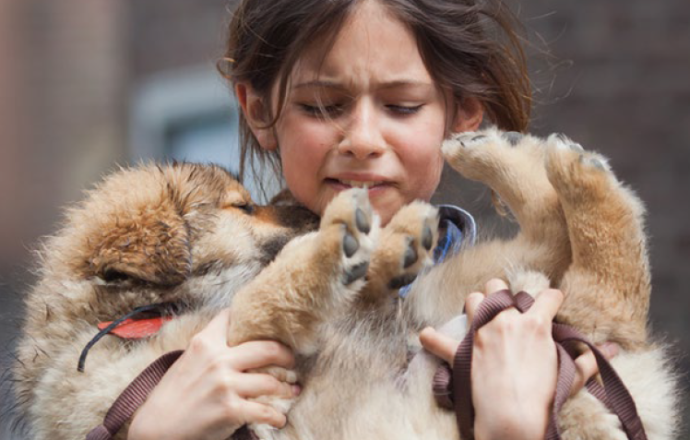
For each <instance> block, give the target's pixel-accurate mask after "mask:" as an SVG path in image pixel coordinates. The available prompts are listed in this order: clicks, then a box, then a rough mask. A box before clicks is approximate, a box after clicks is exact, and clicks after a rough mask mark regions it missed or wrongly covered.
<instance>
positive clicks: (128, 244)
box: [41, 163, 316, 318]
mask: <svg viewBox="0 0 690 440" xmlns="http://www.w3.org/2000/svg"><path fill="white" fill-rule="evenodd" d="M315 224H316V219H315V217H314V216H313V214H311V213H309V212H308V211H307V210H305V209H301V208H297V207H277V206H276V207H274V206H268V207H262V206H257V205H256V204H255V203H254V202H253V201H252V200H251V198H250V196H249V193H248V192H247V191H246V190H245V189H244V187H242V186H241V185H240V184H239V183H238V182H237V180H236V179H235V178H234V177H233V176H232V175H231V174H229V173H228V172H226V171H225V170H223V169H222V168H220V167H216V166H208V165H196V164H188V163H182V164H170V165H145V166H140V167H137V168H130V169H123V170H120V171H118V172H116V173H114V174H112V175H111V176H109V177H107V178H106V179H105V180H104V181H103V182H102V183H101V184H100V185H98V186H97V187H96V188H95V189H93V190H91V191H89V193H88V197H87V199H86V200H85V201H84V202H82V203H81V204H79V205H77V206H76V207H74V208H72V209H70V210H69V211H68V213H67V223H66V225H65V227H64V228H63V229H62V230H61V231H60V233H59V234H58V235H57V236H56V237H54V238H53V239H52V240H50V241H48V242H47V246H46V247H45V251H44V267H43V271H44V272H43V273H42V274H41V275H42V276H43V278H48V279H69V280H70V281H73V282H76V283H79V284H80V285H81V286H82V288H79V289H74V291H73V292H69V293H68V294H67V296H71V297H70V300H72V301H76V302H77V303H78V302H80V301H82V302H83V301H86V302H88V304H89V308H90V309H92V310H93V311H94V312H97V313H96V314H97V315H103V314H105V315H109V317H116V316H117V315H118V314H120V313H126V312H127V311H129V310H131V309H132V308H135V307H138V306H141V305H145V304H151V303H155V302H167V301H184V302H198V301H205V300H208V299H209V298H208V297H209V296H213V297H215V299H218V298H221V297H223V296H228V295H231V294H232V293H233V292H234V290H236V289H237V288H238V287H239V286H240V285H241V284H243V283H245V282H246V281H247V280H249V279H250V278H251V277H253V276H254V275H255V274H256V273H257V272H258V271H259V270H260V269H261V267H263V266H264V265H266V264H267V263H268V262H269V261H270V260H271V259H273V257H274V256H275V255H276V253H277V252H278V251H279V250H280V249H281V248H282V246H283V245H284V244H285V243H286V242H287V241H288V240H290V239H291V238H292V237H294V236H295V235H297V234H300V233H302V232H304V231H305V230H307V229H309V228H312V227H314V225H315ZM85 284H86V285H85ZM89 286H90V287H92V289H88V287H89ZM214 286H215V287H214ZM83 287H87V289H86V290H87V291H88V290H91V291H92V292H93V293H91V294H90V293H88V292H85V293H84V294H82V295H77V292H84V289H83ZM74 295H77V296H82V297H81V298H77V297H74ZM84 295H86V297H83V296H84ZM101 309H102V310H101ZM99 318H103V316H99Z"/></svg>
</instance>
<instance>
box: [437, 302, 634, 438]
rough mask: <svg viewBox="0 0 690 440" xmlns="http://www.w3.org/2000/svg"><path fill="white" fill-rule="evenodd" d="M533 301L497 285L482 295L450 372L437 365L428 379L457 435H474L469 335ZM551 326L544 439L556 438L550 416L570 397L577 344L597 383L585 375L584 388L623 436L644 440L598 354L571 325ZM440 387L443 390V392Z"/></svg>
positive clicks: (626, 396) (621, 388) (629, 403)
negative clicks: (551, 372) (554, 363)
mask: <svg viewBox="0 0 690 440" xmlns="http://www.w3.org/2000/svg"><path fill="white" fill-rule="evenodd" d="M533 303H534V299H533V298H532V297H531V296H530V295H528V294H527V293H525V292H520V293H518V294H517V295H515V296H513V295H512V294H511V293H510V291H509V290H502V291H500V292H496V293H494V294H492V295H490V296H488V297H487V298H486V299H485V300H484V301H483V302H482V303H481V305H480V306H479V309H478V310H477V312H476V316H475V317H474V320H473V322H472V324H471V326H470V329H469V331H468V332H467V335H466V336H465V339H463V341H462V343H461V344H460V346H459V347H458V350H457V352H456V355H455V359H454V362H453V371H452V374H451V373H450V372H449V371H448V369H447V368H441V369H439V371H438V372H437V374H436V377H435V378H434V393H435V394H436V395H437V400H439V404H441V405H442V406H446V407H447V405H448V403H449V400H450V401H452V402H453V409H454V410H455V414H456V418H457V422H458V427H459V429H460V434H461V435H462V438H463V439H465V440H471V439H473V438H474V432H473V430H474V418H475V414H474V407H473V406H472V382H471V366H472V349H473V346H474V334H475V333H476V332H477V330H479V329H480V328H481V327H482V326H484V325H485V324H487V323H488V322H489V321H491V320H492V319H493V318H494V317H495V316H496V315H498V314H499V313H500V312H502V311H503V310H505V309H507V308H510V307H515V308H516V309H518V310H519V311H520V312H522V313H524V312H526V311H527V310H529V308H530V307H531V306H532V304H533ZM552 328H553V338H554V341H555V342H556V347H557V350H558V382H557V384H556V393H555V396H554V403H553V410H552V412H551V414H550V416H549V425H548V427H547V433H546V438H547V439H548V440H560V438H561V437H560V433H559V431H558V425H557V424H556V417H557V415H558V413H559V412H560V410H561V407H562V406H563V404H564V403H565V401H566V400H567V398H568V397H569V396H570V390H571V387H572V383H573V380H574V379H575V374H576V371H577V368H576V366H575V362H574V359H575V358H576V357H577V355H578V353H577V351H576V345H577V343H583V344H585V345H587V346H588V347H589V348H590V349H591V350H592V352H593V353H594V356H595V358H596V360H597V365H598V367H599V373H600V375H601V378H602V382H603V386H602V385H600V384H599V383H598V382H597V381H596V380H594V379H591V380H590V381H589V382H588V383H587V389H588V390H589V391H590V392H591V393H592V394H593V395H594V396H596V397H597V398H599V399H600V400H601V401H602V402H604V403H605V404H606V405H607V406H608V407H609V409H610V410H611V411H612V412H614V413H615V414H616V415H617V416H618V418H619V419H620V421H621V423H622V425H623V429H624V431H625V432H626V434H627V436H628V438H629V439H631V440H646V439H647V436H646V434H645V431H644V427H643V426H642V422H641V420H640V417H639V415H638V413H637V408H636V407H635V402H634V401H633V399H632V397H631V396H630V393H629V392H628V390H627V388H626V387H625V385H624V384H623V382H622V381H621V379H620V377H619V376H618V375H617V374H616V372H615V371H614V370H613V368H612V367H611V365H610V364H609V362H608V361H607V360H606V358H605V357H604V355H603V354H602V353H601V352H600V351H599V350H598V349H597V348H596V347H595V346H594V345H593V344H591V343H590V342H589V341H587V340H586V339H585V338H584V337H583V336H582V335H581V334H580V333H578V332H577V331H576V330H575V329H573V328H571V327H568V326H565V325H562V324H558V323H554V324H553V326H552ZM444 382H445V383H444ZM444 388H445V390H446V391H445V392H444V391H443V389H444ZM447 390H452V394H451V395H450V396H448V394H449V393H448V391H447ZM449 398H450V399H449Z"/></svg>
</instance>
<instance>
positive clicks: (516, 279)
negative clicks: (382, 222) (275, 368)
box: [14, 129, 677, 440]
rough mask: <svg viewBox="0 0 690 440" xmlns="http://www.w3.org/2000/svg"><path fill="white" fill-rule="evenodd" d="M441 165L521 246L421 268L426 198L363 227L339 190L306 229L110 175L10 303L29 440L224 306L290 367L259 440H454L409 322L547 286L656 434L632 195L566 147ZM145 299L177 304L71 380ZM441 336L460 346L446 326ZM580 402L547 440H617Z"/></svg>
mask: <svg viewBox="0 0 690 440" xmlns="http://www.w3.org/2000/svg"><path fill="white" fill-rule="evenodd" d="M444 154H445V155H446V158H447V160H448V161H449V163H450V164H451V165H452V166H453V167H454V168H455V169H457V170H458V171H459V172H461V173H462V174H463V175H465V176H467V177H469V178H473V179H476V180H480V181H482V182H484V183H485V184H487V185H488V186H489V187H490V188H492V190H493V191H495V193H496V194H497V195H498V196H499V197H500V198H501V200H502V201H503V202H504V203H505V204H506V205H507V206H508V207H509V209H510V210H511V212H512V213H513V215H514V216H515V218H516V219H517V221H518V222H519V224H520V227H521V231H520V233H519V234H518V235H517V236H516V237H514V238H513V239H510V240H497V239H494V240H490V241H484V242H482V243H480V244H478V245H476V246H473V247H470V248H466V249H464V250H463V251H462V252H460V253H459V254H457V255H456V256H454V257H453V258H450V259H449V260H447V261H446V262H444V263H442V264H440V265H436V266H434V267H433V268H429V266H430V261H431V259H430V249H428V248H427V246H426V245H425V244H428V243H427V242H428V240H427V238H428V236H429V233H430V234H431V240H432V241H433V242H434V243H435V241H436V239H437V237H438V232H437V230H436V220H435V216H436V211H435V209H434V208H433V207H431V206H429V205H426V204H424V203H419V202H416V203H413V204H411V205H409V206H407V207H405V208H403V209H401V210H400V211H399V212H398V213H397V214H396V215H395V217H394V218H393V219H392V220H391V222H390V223H389V224H388V225H386V227H384V228H380V227H379V225H378V221H377V218H376V216H375V214H374V213H373V212H372V210H371V207H370V205H369V204H368V200H367V199H366V196H365V193H364V192H363V191H358V190H351V191H346V192H343V193H341V194H340V195H339V196H338V197H336V199H334V200H333V201H332V202H331V204H330V205H329V206H328V208H327V210H326V212H325V213H324V215H323V217H322V218H321V220H320V226H319V229H318V231H315V232H310V233H307V234H304V232H305V231H306V230H307V229H309V225H310V223H309V217H308V215H307V214H306V213H304V212H302V211H300V212H299V213H298V214H295V211H294V210H298V209H299V208H296V207H280V208H279V207H267V208H261V207H255V208H254V212H253V213H252V214H251V215H250V214H247V213H245V212H243V210H242V209H241V208H240V207H241V206H242V205H252V202H251V200H250V199H249V197H248V195H247V193H246V191H245V190H244V189H243V188H242V187H241V186H240V185H239V184H237V182H236V181H234V180H233V179H232V178H231V177H229V176H228V175H227V174H225V173H223V172H221V171H220V170H219V169H217V168H206V167H200V166H193V165H178V166H168V167H161V168H157V167H153V166H148V167H141V168H137V169H132V170H122V171H120V172H119V173H116V174H115V175H113V176H110V177H109V178H108V179H107V180H106V181H105V182H104V184H102V185H101V186H100V187H99V188H97V189H96V190H94V191H93V192H91V194H90V195H89V198H88V200H87V201H86V202H84V203H83V204H82V205H79V206H78V207H76V208H75V209H73V210H71V211H70V212H69V214H68V222H67V226H66V227H65V228H64V229H63V230H62V231H61V232H60V233H59V234H58V235H57V236H56V237H55V238H53V239H51V240H49V241H48V242H47V244H46V247H45V250H44V251H43V260H42V266H41V272H40V276H41V279H40V281H39V283H38V285H37V286H36V287H35V288H34V289H33V291H32V292H31V293H30V295H29V297H28V299H27V306H28V315H27V323H26V325H25V327H24V335H25V336H24V339H23V341H22V342H21V344H20V350H19V353H18V357H19V359H20V361H21V362H20V363H18V364H17V365H16V366H15V369H14V371H15V378H16V379H17V386H16V390H17V396H18V399H19V403H20V409H21V411H22V412H23V413H24V414H25V417H26V420H27V424H28V426H29V431H30V435H31V438H35V439H47V438H50V439H74V438H80V437H82V438H83V436H84V434H85V433H86V432H87V431H88V430H89V429H90V428H92V427H94V426H95V425H97V424H98V423H100V420H101V419H102V417H103V415H104V413H105V411H106V410H107V408H108V407H109V406H110V404H111V403H112V402H113V401H114V399H115V397H116V396H117V395H118V394H119V392H120V391H121V390H122V389H123V388H124V387H125V386H126V384H127V383H128V382H129V381H130V380H131V379H132V378H133V377H134V376H135V375H136V374H137V373H138V372H139V371H140V370H141V369H143V368H144V367H145V366H146V365H148V363H150V362H151V361H153V360H154V359H155V358H156V357H158V356H159V355H161V354H163V353H165V352H167V351H170V350H173V349H179V348H184V347H186V346H187V345H188V344H189V342H190V340H192V341H193V335H194V334H195V333H196V332H198V331H199V329H201V328H203V325H204V324H205V323H206V322H207V321H208V319H209V318H210V316H212V314H213V313H214V311H217V310H218V309H219V308H220V307H223V306H227V305H229V304H230V302H231V301H232V319H231V328H230V329H229V333H228V335H229V341H230V343H231V344H237V343H240V342H242V341H246V340H251V339H266V338H271V339H276V340H279V341H281V342H283V343H285V344H287V345H288V346H290V347H291V348H292V349H293V350H294V351H295V353H296V354H297V356H298V360H299V362H298V367H297V373H298V374H299V376H300V381H301V382H302V383H303V386H304V389H303V392H302V394H301V396H300V397H299V398H298V399H297V400H296V401H295V402H277V401H276V402H274V404H275V405H276V406H277V407H280V408H283V409H284V410H287V409H288V408H289V407H290V406H291V407H292V408H291V409H290V413H289V424H288V426H287V427H286V428H285V429H283V430H280V431H276V430H271V429H268V428H266V427H263V426H255V427H253V429H255V432H257V433H259V434H260V436H261V437H262V438H267V439H268V438H271V439H324V438H328V439H344V440H345V439H348V440H350V439H352V440H354V439H396V440H397V439H439V440H440V439H453V438H459V437H458V433H457V428H456V426H455V417H454V415H453V414H452V413H450V412H447V411H445V410H443V409H441V408H439V407H438V406H437V405H436V404H435V401H434V398H433V395H432V393H431V389H430V384H431V377H432V376H433V374H434V371H435V369H436V367H437V366H438V362H439V361H438V360H437V359H435V358H433V357H432V356H430V355H428V354H426V353H424V352H423V351H421V352H419V353H418V354H417V355H416V356H415V357H414V358H413V359H412V360H411V361H410V358H409V353H410V351H412V352H414V351H416V350H418V349H419V348H418V344H417V342H416V337H415V335H416V333H417V332H418V331H419V329H420V328H421V327H423V326H425V325H428V324H432V325H435V326H440V325H441V324H443V323H444V322H446V321H449V320H450V319H451V318H453V317H454V316H456V315H458V314H460V313H461V311H462V307H463V304H464V299H465V297H466V295H467V294H468V293H470V292H471V291H473V290H480V289H481V288H482V286H483V284H484V283H485V282H486V281H487V280H488V279H489V278H492V277H502V278H504V279H506V280H508V281H510V282H511V285H512V286H513V287H514V288H518V287H519V288H524V289H525V290H527V291H528V292H530V293H534V292H536V291H538V289H540V288H543V287H545V285H546V284H548V283H549V280H550V283H551V285H553V286H556V287H560V288H561V289H563V290H564V292H565V293H566V301H565V303H564V306H563V308H562V309H561V312H560V313H559V316H558V319H559V320H561V321H564V322H567V323H569V324H572V325H574V326H576V327H577V328H579V329H580V330H582V331H584V332H585V333H586V334H587V336H588V337H590V338H592V339H593V340H594V341H595V342H602V341H605V340H611V341H615V342H617V343H619V344H620V345H621V347H622V348H623V352H622V353H621V354H620V355H619V356H618V357H617V358H616V359H615V364H614V365H616V366H618V367H619V373H620V374H621V376H622V377H623V379H624V381H626V383H627V384H628V386H629V387H630V389H631V392H632V393H633V396H634V397H635V398H636V400H637V402H638V409H639V411H640V414H641V416H642V419H643V422H644V424H645V427H646V428H647V431H648V435H649V438H650V439H670V438H673V435H674V432H675V427H676V426H677V404H676V403H677V401H676V399H677V396H676V395H675V389H676V384H675V379H674V376H673V375H672V374H671V369H670V368H669V367H668V364H667V361H666V360H665V357H664V354H663V350H662V349H661V348H659V347H656V346H654V345H653V344H652V343H651V342H650V340H649V337H648V334H647V329H646V319H647V318H646V317H647V310H648V307H649V295H650V279H649V267H648V261H647V255H646V246H645V237H644V231H643V224H642V222H643V219H642V215H643V208H642V206H641V203H640V202H639V201H638V199H637V198H636V197H635V196H634V194H632V192H630V191H629V190H628V189H626V188H625V187H623V186H622V185H621V184H620V183H619V182H618V181H617V180H616V179H615V177H614V176H613V174H611V172H610V170H609V169H608V166H607V165H606V164H605V160H604V159H603V158H601V157H600V156H598V155H595V154H592V153H586V152H583V151H581V148H578V146H577V145H575V144H573V143H572V142H571V141H570V140H568V139H566V138H564V137H559V136H552V137H550V138H549V139H548V140H541V139H537V138H534V137H529V136H528V137H522V138H519V137H516V135H513V136H506V135H504V134H503V133H501V132H499V131H497V130H493V129H490V130H487V131H484V132H482V133H470V134H464V135H461V136H458V137H456V138H454V139H452V140H450V141H448V142H446V144H445V145H444ZM362 218H365V219H366V221H365V223H366V225H363V224H362V222H361V221H360V220H361V219H362ZM299 224H304V227H303V228H297V227H295V226H296V225H299ZM364 226H366V227H364ZM296 235H300V236H299V237H298V238H295V239H294V240H292V241H290V242H289V243H288V244H287V245H286V246H285V247H284V248H283V249H282V251H281V252H280V254H279V255H278V256H277V257H276V258H275V260H273V261H272V262H271V263H270V264H268V266H266V263H267V262H268V261H270V259H271V257H272V253H271V252H262V249H269V248H270V249H277V247H280V245H282V244H284V243H285V242H287V241H288V240H289V239H290V238H292V237H293V236H296ZM352 240H354V242H356V246H352V245H351V244H352V242H353V241H352ZM347 243H350V245H348V244H347ZM269 244H270V245H269ZM411 255H414V257H415V258H412V257H411ZM406 260H407V264H405V262H406ZM366 265H368V271H366V270H363V268H366ZM264 266H265V267H264ZM365 272H366V281H365V279H364V278H363V277H364V274H365ZM418 273H422V275H420V276H419V277H418V279H417V280H416V281H415V283H414V284H413V286H412V290H411V292H410V293H409V295H408V297H407V298H406V299H405V300H404V301H400V300H398V296H397V288H396V287H397V285H399V284H400V283H401V282H402V280H406V279H410V278H412V277H414V276H415V275H417V274H418ZM161 301H176V302H181V303H184V304H188V305H189V308H188V309H187V310H185V312H184V313H183V314H181V316H179V317H178V318H176V319H175V320H173V321H172V322H171V323H169V324H167V325H165V326H164V327H163V328H162V330H161V331H160V332H159V333H158V334H157V335H156V336H155V337H152V338H150V339H148V340H146V341H142V342H140V343H134V344H123V343H122V341H120V340H118V339H117V338H115V337H106V338H104V339H103V340H102V341H101V342H99V343H98V344H97V345H96V346H95V347H94V348H93V349H92V351H91V353H90V354H89V358H88V360H87V364H86V372H85V373H77V372H76V371H75V370H76V362H77V358H78V355H79V352H80V351H81V349H82V348H83V347H84V345H85V344H86V343H87V342H88V340H89V339H90V338H91V337H92V335H93V334H94V329H95V324H96V323H98V322H99V321H104V320H110V319H113V318H116V317H118V316H120V315H122V314H124V313H126V312H128V311H129V310H131V309H132V308H134V307H137V306H140V305H144V304H150V303H157V302H161ZM449 328H450V327H449ZM448 331H449V332H450V334H453V335H454V336H456V337H461V336H462V335H461V334H460V333H459V332H460V330H459V329H458V328H457V327H456V328H455V329H454V330H448ZM631 365H632V366H634V365H638V366H641V368H634V367H632V368H631ZM276 374H283V375H284V374H285V373H284V372H276ZM641 384H644V385H641ZM592 400H593V399H592V398H591V396H589V395H588V394H587V393H586V391H582V392H580V393H579V394H578V395H577V396H575V397H573V398H572V399H571V400H570V401H569V402H568V404H567V405H566V406H565V407H564V409H563V411H562V413H561V417H560V419H559V424H560V426H561V429H562V431H563V437H564V439H601V438H624V436H622V433H621V431H620V427H619V426H618V421H617V418H616V417H615V416H612V415H611V414H609V413H608V411H607V410H606V409H605V408H604V407H603V406H601V405H599V404H598V403H597V402H596V401H592ZM123 435H124V433H121V434H120V436H121V438H124V437H123Z"/></svg>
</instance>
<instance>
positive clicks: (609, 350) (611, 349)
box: [598, 342, 620, 359]
mask: <svg viewBox="0 0 690 440" xmlns="http://www.w3.org/2000/svg"><path fill="white" fill-rule="evenodd" d="M598 347H599V350H600V351H601V352H602V353H604V356H606V358H608V359H611V358H614V357H616V355H617V354H618V352H619V351H620V347H619V346H618V344H616V343H615V342H604V343H603V344H601V345H599V346H598Z"/></svg>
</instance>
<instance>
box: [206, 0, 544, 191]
mask: <svg viewBox="0 0 690 440" xmlns="http://www.w3.org/2000/svg"><path fill="white" fill-rule="evenodd" d="M362 1H367V0H328V1H326V0H242V2H241V3H240V4H239V6H238V7H237V9H236V11H235V13H234V15H233V17H232V20H231V22H230V26H229V35H228V41H227V51H226V53H225V57H224V58H223V59H222V60H221V61H220V62H219V63H218V69H219V71H220V72H221V74H222V75H223V76H224V77H225V78H227V79H228V80H230V81H231V83H233V84H234V83H237V82H246V83H248V84H250V85H251V87H252V88H253V89H254V91H256V92H257V93H258V94H259V95H260V96H262V97H263V98H264V99H266V100H267V102H268V100H269V99H270V91H271V88H272V87H273V85H274V84H278V87H279V94H278V96H279V98H278V99H279V102H278V103H277V104H278V105H277V108H278V109H279V110H278V113H277V114H276V115H272V121H271V122H270V123H269V124H268V127H270V126H272V125H273V124H275V122H276V121H277V119H278V118H279V117H280V111H281V110H280V109H281V108H282V105H283V103H284V100H285V95H286V92H287V80H288V77H289V75H290V73H291V71H292V68H293V66H294V65H295V63H296V62H297V60H298V58H299V57H300V56H301V54H302V53H303V52H304V51H305V49H307V48H308V47H309V46H310V45H311V44H312V43H313V42H314V41H320V42H323V43H324V44H325V46H326V47H330V45H332V43H333V41H334V40H335V37H336V36H337V33H338V30H339V29H340V28H341V26H342V25H343V23H344V22H345V20H346V19H347V17H348V15H349V14H350V12H351V11H353V10H354V8H355V7H356V6H357V4H358V3H360V2H362ZM368 1H372V0H368ZM375 1H378V2H380V3H381V4H383V5H385V6H386V7H387V8H388V9H389V10H390V11H391V12H392V13H393V14H394V15H395V16H396V17H397V18H398V19H400V21H402V22H403V23H405V24H406V25H407V26H408V27H409V28H410V29H411V30H412V32H413V33H414V35H415V37H416V39H417V44H418V46H419V52H420V54H421V57H422V59H423V60H424V63H425V65H426V67H427V69H428V70H429V73H430V74H431V77H432V78H433V79H434V80H435V81H436V82H437V84H438V85H439V86H440V87H441V88H442V89H444V90H447V91H448V92H449V93H450V94H452V96H453V97H454V98H455V102H457V103H460V104H461V103H462V100H463V98H466V97H474V98H477V99H478V100H479V101H480V102H481V103H482V105H483V106H484V111H485V113H486V115H487V117H488V119H489V120H491V121H492V122H493V123H494V124H496V125H497V126H498V127H500V128H501V129H504V130H511V131H524V130H525V129H526V127H527V124H528V121H529V113H530V109H531V103H532V97H531V85H530V82H529V79H528V76H527V67H526V62H525V56H524V52H523V49H522V45H521V43H520V37H519V34H518V32H517V29H519V24H518V22H517V20H516V19H515V17H514V16H513V15H512V13H511V12H510V11H509V10H508V8H507V7H506V6H505V5H504V4H503V3H502V1H501V0H375ZM276 81H277V82H276ZM240 130H241V131H240V142H241V146H242V150H241V163H240V177H241V178H243V177H244V174H245V171H246V164H247V162H249V164H250V166H252V167H254V166H255V161H254V159H258V160H259V162H260V163H261V164H265V163H268V164H270V165H271V166H272V167H273V169H274V171H276V173H277V174H278V175H280V174H281V173H280V159H279V156H278V154H277V152H268V151H266V150H263V149H261V148H260V147H259V145H258V143H257V141H256V139H255V137H254V135H253V134H252V132H251V130H250V128H249V126H248V124H247V121H246V120H245V118H244V115H242V114H241V113H240ZM258 183H260V182H258Z"/></svg>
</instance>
